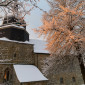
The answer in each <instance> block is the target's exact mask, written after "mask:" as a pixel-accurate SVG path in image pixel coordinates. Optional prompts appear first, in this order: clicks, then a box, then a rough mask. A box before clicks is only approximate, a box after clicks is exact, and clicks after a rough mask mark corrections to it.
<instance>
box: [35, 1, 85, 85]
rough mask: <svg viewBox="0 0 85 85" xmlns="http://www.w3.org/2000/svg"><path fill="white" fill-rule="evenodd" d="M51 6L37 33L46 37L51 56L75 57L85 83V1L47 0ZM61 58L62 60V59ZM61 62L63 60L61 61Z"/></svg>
mask: <svg viewBox="0 0 85 85" xmlns="http://www.w3.org/2000/svg"><path fill="white" fill-rule="evenodd" d="M47 1H48V3H49V4H50V6H51V10H50V11H49V13H45V14H44V15H43V19H42V22H43V25H42V26H41V27H40V28H39V29H37V30H36V31H37V32H38V33H39V35H40V36H41V35H43V36H45V38H46V40H47V42H48V44H47V48H46V49H47V50H49V52H50V53H51V54H53V55H54V54H55V55H60V56H59V57H61V58H62V56H64V55H68V54H69V55H75V56H76V57H77V58H78V60H79V63H80V68H81V72H82V75H83V80H84V83H85V67H84V62H83V56H84V55H85V2H84V0H47ZM61 58H60V59H61ZM60 61H61V60H60Z"/></svg>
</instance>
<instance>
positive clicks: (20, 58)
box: [0, 41, 83, 85]
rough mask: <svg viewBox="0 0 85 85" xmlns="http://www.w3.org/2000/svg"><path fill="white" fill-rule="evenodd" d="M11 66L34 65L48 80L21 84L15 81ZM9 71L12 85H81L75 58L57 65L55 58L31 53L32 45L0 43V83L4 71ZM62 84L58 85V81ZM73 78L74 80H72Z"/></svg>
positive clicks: (15, 77)
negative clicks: (7, 69)
mask: <svg viewBox="0 0 85 85" xmlns="http://www.w3.org/2000/svg"><path fill="white" fill-rule="evenodd" d="M13 64H28V65H30V64H32V65H36V66H37V67H38V68H39V69H40V71H41V72H42V73H43V75H44V76H45V77H47V78H48V79H49V80H48V81H44V82H31V83H22V84H20V82H19V81H18V79H17V76H16V74H15V71H14V69H13ZM6 68H9V69H10V72H11V75H12V77H11V80H12V81H10V82H12V84H13V85H81V84H83V79H82V74H81V70H80V67H79V62H78V60H77V58H76V57H74V60H69V61H68V62H66V63H65V64H58V60H57V57H56V56H54V57H53V56H50V55H49V54H36V53H33V45H31V44H24V43H18V42H9V41H0V83H3V79H4V78H3V77H4V71H5V69H6ZM62 78H63V83H62V84H60V79H61V82H62ZM72 78H75V79H72Z"/></svg>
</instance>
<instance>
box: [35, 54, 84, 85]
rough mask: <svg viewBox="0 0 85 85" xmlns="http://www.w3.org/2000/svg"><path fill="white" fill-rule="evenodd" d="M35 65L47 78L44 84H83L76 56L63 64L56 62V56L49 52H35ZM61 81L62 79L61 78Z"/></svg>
mask: <svg viewBox="0 0 85 85" xmlns="http://www.w3.org/2000/svg"><path fill="white" fill-rule="evenodd" d="M36 57H37V61H38V62H37V66H38V68H39V69H40V70H41V72H42V73H43V74H44V75H45V76H46V77H47V78H48V79H49V80H48V81H47V83H46V84H45V85H61V83H60V79H61V78H63V83H62V85H81V84H83V83H84V82H83V79H82V74H81V70H80V66H79V62H78V60H77V58H76V57H74V59H73V60H70V61H68V62H66V63H65V64H58V61H57V57H56V56H55V57H53V56H50V55H49V54H36ZM61 81H62V80H61Z"/></svg>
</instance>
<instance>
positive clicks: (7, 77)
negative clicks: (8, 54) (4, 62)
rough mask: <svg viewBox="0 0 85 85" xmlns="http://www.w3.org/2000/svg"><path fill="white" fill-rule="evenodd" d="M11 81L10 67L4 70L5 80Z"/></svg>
mask: <svg viewBox="0 0 85 85" xmlns="http://www.w3.org/2000/svg"><path fill="white" fill-rule="evenodd" d="M7 81H9V69H8V68H7V69H6V70H5V72H4V82H7Z"/></svg>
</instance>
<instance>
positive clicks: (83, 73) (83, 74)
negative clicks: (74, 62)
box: [77, 54, 85, 84]
mask: <svg viewBox="0 0 85 85" xmlns="http://www.w3.org/2000/svg"><path fill="white" fill-rule="evenodd" d="M77 58H78V60H79V65H80V69H81V73H82V77H83V80H84V84H85V67H84V62H83V58H82V55H81V54H79V56H78V57H77Z"/></svg>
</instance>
